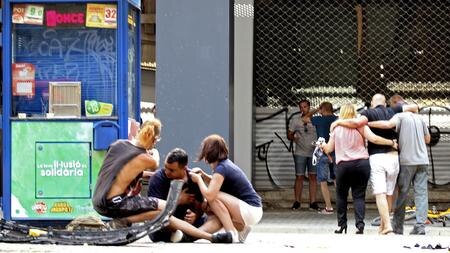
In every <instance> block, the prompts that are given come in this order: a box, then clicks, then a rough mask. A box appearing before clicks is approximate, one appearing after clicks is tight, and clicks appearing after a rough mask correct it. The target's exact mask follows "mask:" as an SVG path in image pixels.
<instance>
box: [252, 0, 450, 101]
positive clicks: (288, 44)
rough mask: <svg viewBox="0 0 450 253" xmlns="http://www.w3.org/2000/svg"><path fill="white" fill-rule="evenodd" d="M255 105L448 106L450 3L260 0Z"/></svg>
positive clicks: (437, 0)
mask: <svg viewBox="0 0 450 253" xmlns="http://www.w3.org/2000/svg"><path fill="white" fill-rule="evenodd" d="M254 47H255V66H254V69H255V73H254V80H255V82H254V91H255V92H254V94H255V102H256V106H262V107H274V108H277V107H280V106H294V105H295V104H296V102H297V101H298V100H299V99H300V98H308V99H310V100H311V101H312V102H313V104H318V103H319V102H320V101H324V100H329V101H330V102H333V104H336V105H339V104H342V103H344V102H354V103H357V104H364V102H367V101H370V98H371V96H372V95H373V94H374V93H376V92H381V93H383V94H385V95H387V96H390V95H393V94H395V93H398V94H400V95H402V96H403V97H405V98H407V99H410V100H413V101H415V102H417V103H419V104H421V105H444V106H448V105H449V95H450V1H449V0H446V1H444V0H433V1H432V0H429V1H423V0H408V1H406V0H390V1H389V0H374V1H344V0H340V1H331V0H329V1H319V0H255V43H254Z"/></svg>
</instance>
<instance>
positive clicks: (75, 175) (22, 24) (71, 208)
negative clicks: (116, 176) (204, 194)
mask: <svg viewBox="0 0 450 253" xmlns="http://www.w3.org/2000/svg"><path fill="white" fill-rule="evenodd" d="M3 3H4V4H3V33H2V40H3V41H2V42H3V48H2V50H3V59H2V60H3V62H2V63H3V87H2V93H3V101H2V103H3V115H2V130H3V131H2V132H3V136H2V137H3V140H2V141H3V143H2V144H3V154H2V155H3V198H2V205H3V212H4V218H5V219H7V220H39V221H43V220H44V221H45V220H50V221H52V220H71V219H73V218H74V217H78V216H81V215H96V212H95V211H94V210H93V207H92V203H91V197H92V194H93V190H94V187H95V183H96V177H97V174H98V172H99V169H100V166H101V164H102V161H103V158H104V155H105V152H106V150H107V148H108V146H109V144H110V143H112V142H113V141H115V140H117V139H118V138H127V136H128V122H129V120H130V119H138V118H139V102H138V101H140V94H139V87H140V85H139V84H140V71H139V64H140V61H139V59H140V35H139V34H140V30H139V24H140V20H139V19H140V1H139V0H133V1H131V0H128V1H126V0H125V1H122V0H117V1H113V0H108V1H104V0H96V1H82V0H78V1H68V0H47V1H36V0H33V1H31V0H30V1H24V0H16V1H14V0H5V1H3Z"/></svg>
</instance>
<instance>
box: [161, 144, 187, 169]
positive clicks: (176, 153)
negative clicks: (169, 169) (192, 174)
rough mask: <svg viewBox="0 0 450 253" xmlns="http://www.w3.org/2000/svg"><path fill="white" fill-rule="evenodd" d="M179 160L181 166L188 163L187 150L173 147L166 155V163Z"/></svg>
mask: <svg viewBox="0 0 450 253" xmlns="http://www.w3.org/2000/svg"><path fill="white" fill-rule="evenodd" d="M175 162H177V163H178V165H179V166H181V167H184V166H186V165H187V164H188V155H187V153H186V151H184V150H183V149H181V148H174V149H172V150H171V151H170V152H169V153H168V154H167V157H166V163H170V164H171V163H175Z"/></svg>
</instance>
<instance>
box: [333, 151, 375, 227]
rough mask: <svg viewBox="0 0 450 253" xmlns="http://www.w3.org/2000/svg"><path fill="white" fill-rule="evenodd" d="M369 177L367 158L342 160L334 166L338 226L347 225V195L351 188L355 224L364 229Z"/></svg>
mask: <svg viewBox="0 0 450 253" xmlns="http://www.w3.org/2000/svg"><path fill="white" fill-rule="evenodd" d="M369 177H370V163H369V159H359V160H353V161H342V162H340V163H339V164H338V165H337V168H336V206H337V219H338V226H346V225H347V204H348V202H347V196H348V191H349V190H350V189H351V190H352V197H353V206H354V209H355V225H356V227H357V228H358V229H360V230H362V229H364V215H365V211H366V201H365V198H366V189H367V183H368V181H369Z"/></svg>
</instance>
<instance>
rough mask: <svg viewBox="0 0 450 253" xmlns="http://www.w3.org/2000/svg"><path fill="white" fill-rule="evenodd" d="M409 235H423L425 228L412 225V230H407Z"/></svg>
mask: <svg viewBox="0 0 450 253" xmlns="http://www.w3.org/2000/svg"><path fill="white" fill-rule="evenodd" d="M409 234H410V235H425V229H424V228H419V227H414V228H413V230H411V232H409Z"/></svg>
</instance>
